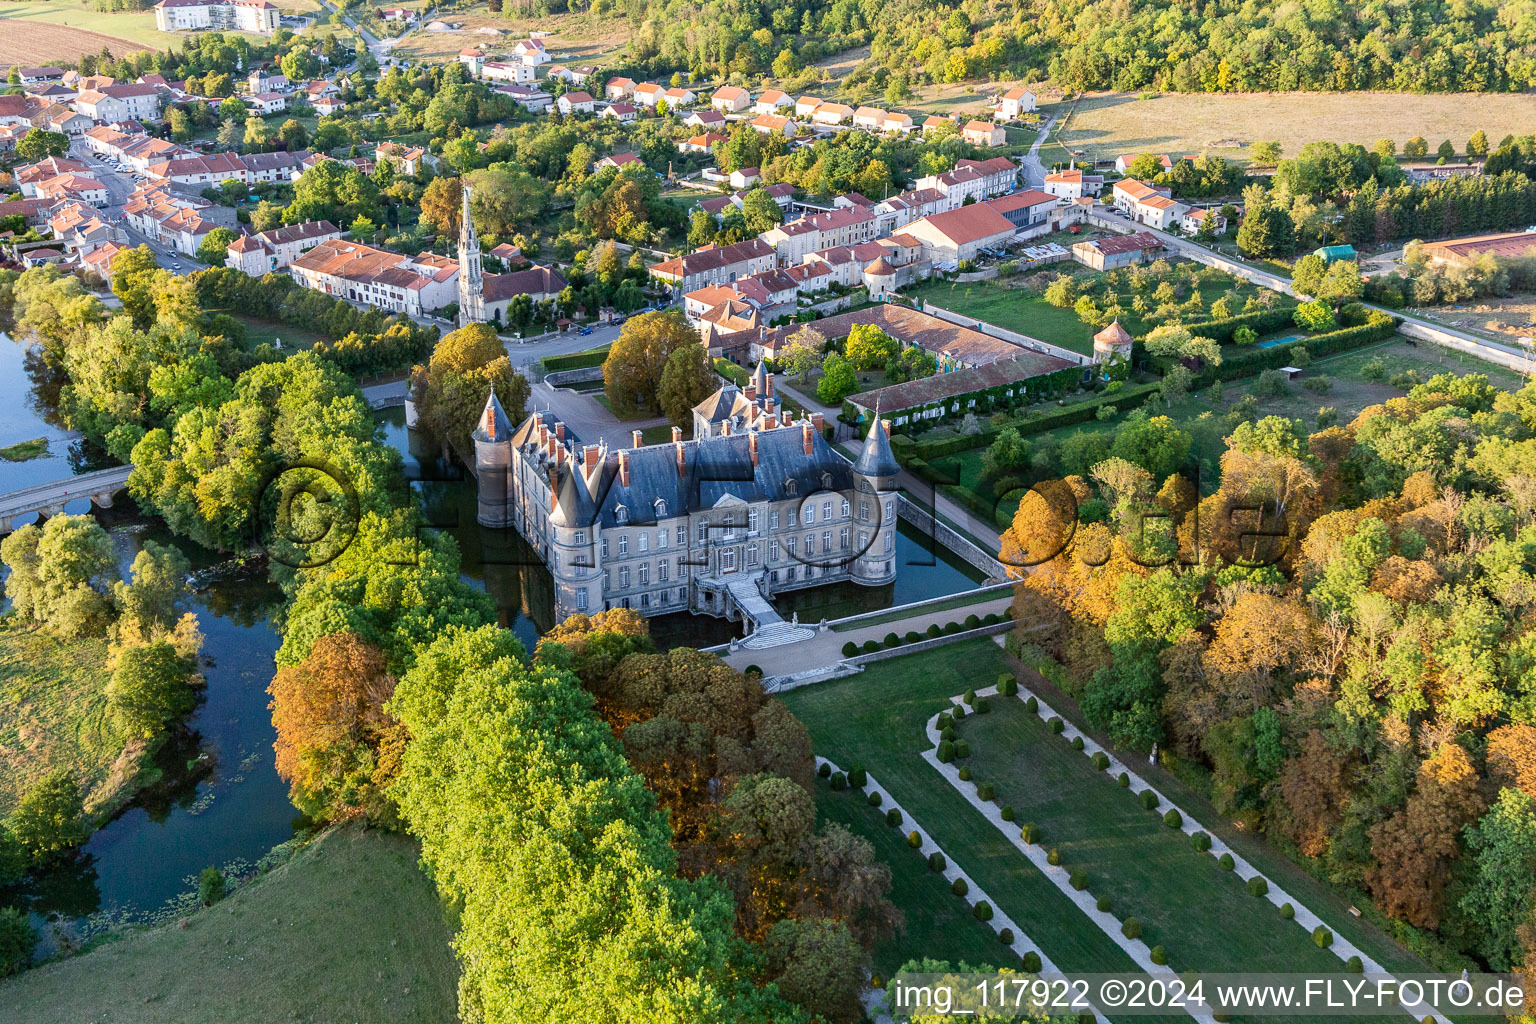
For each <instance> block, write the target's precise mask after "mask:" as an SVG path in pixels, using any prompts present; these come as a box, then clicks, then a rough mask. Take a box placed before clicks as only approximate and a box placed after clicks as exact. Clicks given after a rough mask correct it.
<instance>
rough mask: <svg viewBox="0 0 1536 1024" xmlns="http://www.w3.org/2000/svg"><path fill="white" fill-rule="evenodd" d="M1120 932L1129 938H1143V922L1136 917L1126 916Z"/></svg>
mask: <svg viewBox="0 0 1536 1024" xmlns="http://www.w3.org/2000/svg"><path fill="white" fill-rule="evenodd" d="M1120 934H1121V935H1124V936H1125V937H1126V938H1128V939H1139V938H1141V922H1140V921H1138V920H1136V919H1135V918H1134V917H1128V918H1126V919H1125V923H1124V924H1122V925H1121V926H1120Z"/></svg>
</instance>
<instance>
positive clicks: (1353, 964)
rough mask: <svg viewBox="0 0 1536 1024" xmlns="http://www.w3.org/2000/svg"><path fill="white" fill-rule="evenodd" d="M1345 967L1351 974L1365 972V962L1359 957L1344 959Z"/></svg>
mask: <svg viewBox="0 0 1536 1024" xmlns="http://www.w3.org/2000/svg"><path fill="white" fill-rule="evenodd" d="M1344 969H1345V970H1346V971H1348V972H1349V973H1350V974H1363V973H1364V972H1365V964H1363V963H1361V962H1360V958H1359V957H1357V956H1352V957H1350V958H1349V959H1348V960H1345V961H1344Z"/></svg>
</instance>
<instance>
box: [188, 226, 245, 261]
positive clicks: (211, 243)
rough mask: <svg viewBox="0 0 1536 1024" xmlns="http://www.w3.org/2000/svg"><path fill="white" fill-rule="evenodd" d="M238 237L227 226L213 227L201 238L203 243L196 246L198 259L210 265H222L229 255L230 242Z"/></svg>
mask: <svg viewBox="0 0 1536 1024" xmlns="http://www.w3.org/2000/svg"><path fill="white" fill-rule="evenodd" d="M239 237H240V236H239V234H237V233H236V232H234V231H232V230H230V229H229V228H214V229H213V230H212V231H210V232H208V236H207V237H206V238H204V239H203V244H202V245H200V246H198V247H197V258H198V261H199V262H202V263H206V264H207V265H208V266H210V267H222V266H223V265H224V261H225V260H226V259H227V258H228V256H229V246H230V243H231V242H233V241H235V240H236V239H238V238H239Z"/></svg>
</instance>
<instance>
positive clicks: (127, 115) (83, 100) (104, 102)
mask: <svg viewBox="0 0 1536 1024" xmlns="http://www.w3.org/2000/svg"><path fill="white" fill-rule="evenodd" d="M160 104H161V91H160V90H159V89H157V88H155V87H154V86H152V85H108V86H105V87H103V88H101V89H92V90H87V91H86V92H82V93H81V94H80V95H78V96H76V97H75V102H74V108H75V111H76V112H77V113H80V114H84V115H85V116H86V117H89V118H93V119H95V120H97V121H107V122H111V121H127V120H130V119H132V120H136V121H158V120H160Z"/></svg>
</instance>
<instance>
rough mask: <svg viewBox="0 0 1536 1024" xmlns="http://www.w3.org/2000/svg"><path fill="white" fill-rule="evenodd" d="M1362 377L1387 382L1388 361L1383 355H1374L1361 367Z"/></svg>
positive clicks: (1362, 378)
mask: <svg viewBox="0 0 1536 1024" xmlns="http://www.w3.org/2000/svg"><path fill="white" fill-rule="evenodd" d="M1360 379H1361V380H1372V381H1378V382H1385V381H1386V379H1387V362H1386V360H1385V359H1382V358H1381V356H1373V357H1371V358H1370V359H1369V360H1367V361H1366V364H1365V365H1364V366H1362V367H1360Z"/></svg>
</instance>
